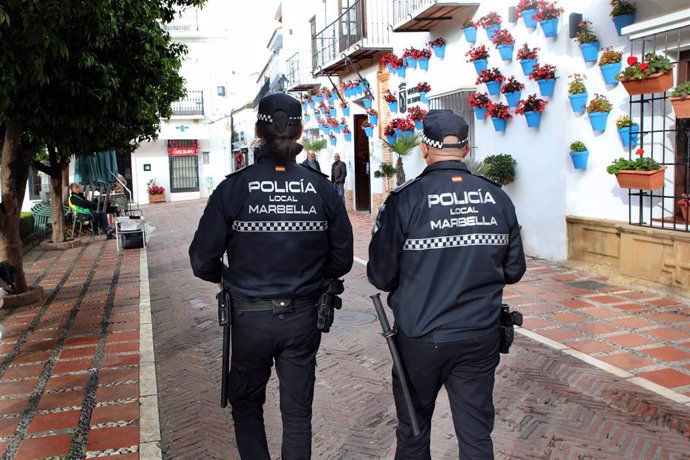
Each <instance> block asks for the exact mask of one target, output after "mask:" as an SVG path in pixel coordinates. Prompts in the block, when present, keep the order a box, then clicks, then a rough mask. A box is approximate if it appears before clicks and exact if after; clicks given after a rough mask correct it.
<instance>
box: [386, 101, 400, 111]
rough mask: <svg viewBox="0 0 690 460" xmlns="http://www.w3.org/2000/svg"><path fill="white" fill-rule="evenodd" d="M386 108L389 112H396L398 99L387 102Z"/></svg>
mask: <svg viewBox="0 0 690 460" xmlns="http://www.w3.org/2000/svg"><path fill="white" fill-rule="evenodd" d="M388 108H389V109H390V111H391V112H393V113H396V112H397V111H398V101H395V102H389V103H388Z"/></svg>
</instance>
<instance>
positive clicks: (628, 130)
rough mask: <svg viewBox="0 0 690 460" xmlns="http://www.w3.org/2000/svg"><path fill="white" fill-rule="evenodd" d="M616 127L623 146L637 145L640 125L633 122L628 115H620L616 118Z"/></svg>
mask: <svg viewBox="0 0 690 460" xmlns="http://www.w3.org/2000/svg"><path fill="white" fill-rule="evenodd" d="M616 128H618V135H619V136H620V138H621V142H623V147H636V146H637V138H638V137H639V135H640V125H638V124H637V123H633V121H632V118H630V117H629V116H628V115H621V116H620V117H618V118H617V119H616Z"/></svg>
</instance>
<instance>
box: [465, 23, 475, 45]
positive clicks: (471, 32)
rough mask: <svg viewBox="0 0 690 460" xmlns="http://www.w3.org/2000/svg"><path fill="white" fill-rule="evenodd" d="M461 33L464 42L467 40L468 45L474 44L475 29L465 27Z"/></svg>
mask: <svg viewBox="0 0 690 460" xmlns="http://www.w3.org/2000/svg"><path fill="white" fill-rule="evenodd" d="M462 31H463V33H464V34H465V40H467V41H468V42H469V43H474V42H476V41H477V28H476V27H466V28H464V29H463V30H462Z"/></svg>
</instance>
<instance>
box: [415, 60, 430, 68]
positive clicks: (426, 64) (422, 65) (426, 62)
mask: <svg viewBox="0 0 690 460" xmlns="http://www.w3.org/2000/svg"><path fill="white" fill-rule="evenodd" d="M417 64H418V65H419V69H420V70H429V58H422V59H417Z"/></svg>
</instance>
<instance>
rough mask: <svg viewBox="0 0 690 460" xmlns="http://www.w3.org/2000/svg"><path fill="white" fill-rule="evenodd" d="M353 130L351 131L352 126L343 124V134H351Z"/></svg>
mask: <svg viewBox="0 0 690 460" xmlns="http://www.w3.org/2000/svg"><path fill="white" fill-rule="evenodd" d="M351 132H352V131H350V128H348V127H347V125H345V126H343V134H350V133H351Z"/></svg>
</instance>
